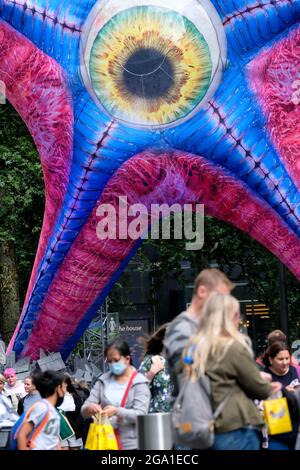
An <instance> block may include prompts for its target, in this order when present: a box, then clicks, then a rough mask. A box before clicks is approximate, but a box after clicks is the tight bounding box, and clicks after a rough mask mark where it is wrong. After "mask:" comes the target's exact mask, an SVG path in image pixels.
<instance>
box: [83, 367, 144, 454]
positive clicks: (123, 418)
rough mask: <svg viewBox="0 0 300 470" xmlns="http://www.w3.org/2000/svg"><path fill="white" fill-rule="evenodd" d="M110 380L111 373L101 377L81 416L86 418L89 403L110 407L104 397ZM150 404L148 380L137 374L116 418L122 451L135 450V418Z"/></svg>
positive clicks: (142, 413) (84, 405)
mask: <svg viewBox="0 0 300 470" xmlns="http://www.w3.org/2000/svg"><path fill="white" fill-rule="evenodd" d="M111 378H112V373H111V372H106V373H105V374H103V375H101V376H100V377H99V379H98V380H97V382H96V383H95V385H94V387H93V388H92V390H91V393H90V396H89V397H88V399H87V400H86V401H85V402H84V404H83V406H82V408H81V414H82V416H83V417H84V418H87V417H88V415H87V414H86V411H85V410H86V407H87V405H89V404H91V403H96V404H99V405H101V406H102V407H105V406H107V405H111V403H110V401H109V400H108V398H107V397H106V395H105V392H106V389H107V387H108V384H109V382H110V380H111ZM149 403H150V390H149V385H148V380H147V379H146V377H145V376H144V375H143V374H140V373H138V374H137V375H136V376H135V378H134V379H133V382H132V385H131V387H130V390H129V392H128V396H127V401H126V404H125V407H124V408H121V407H119V410H118V418H119V419H120V423H119V433H120V440H121V443H122V448H123V449H124V450H130V449H137V429H136V421H137V416H139V415H144V414H147V413H148V408H149Z"/></svg>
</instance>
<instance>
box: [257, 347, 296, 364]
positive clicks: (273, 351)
mask: <svg viewBox="0 0 300 470" xmlns="http://www.w3.org/2000/svg"><path fill="white" fill-rule="evenodd" d="M281 351H288V352H289V355H291V351H290V348H289V347H288V345H287V344H286V343H284V342H283V341H275V342H274V343H272V344H271V345H270V346H269V347H268V349H267V350H266V353H265V355H264V357H263V363H264V364H265V366H267V367H270V365H271V363H270V358H271V359H274V357H276V356H277V354H278V353H280V352H281Z"/></svg>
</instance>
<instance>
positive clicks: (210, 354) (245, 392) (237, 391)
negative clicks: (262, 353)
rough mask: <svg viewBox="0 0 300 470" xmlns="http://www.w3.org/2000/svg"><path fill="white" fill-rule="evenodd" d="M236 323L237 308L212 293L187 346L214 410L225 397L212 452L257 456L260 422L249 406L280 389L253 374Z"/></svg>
mask: <svg viewBox="0 0 300 470" xmlns="http://www.w3.org/2000/svg"><path fill="white" fill-rule="evenodd" d="M240 321H241V316H240V306H239V302H238V301H237V300H236V299H235V298H234V297H232V296H231V295H226V294H218V293H212V294H211V295H210V297H209V299H208V301H207V303H206V305H205V307H204V310H203V314H202V317H201V320H200V323H199V327H198V330H197V333H196V334H195V336H194V337H193V338H192V339H191V342H190V344H189V348H192V351H193V364H192V368H193V369H194V372H195V373H196V374H197V375H198V376H201V375H202V374H207V375H208V377H209V378H210V382H211V391H212V399H213V409H214V410H215V409H216V408H217V406H218V405H219V404H220V403H221V402H222V401H223V400H224V399H225V398H226V397H228V399H227V402H226V405H225V407H224V409H223V411H222V412H221V414H220V415H219V416H218V418H217V419H216V422H215V442H214V445H213V446H212V447H211V449H212V450H258V449H259V447H260V430H261V427H262V426H263V424H264V421H263V418H262V416H261V414H260V412H259V411H258V409H257V407H256V405H255V404H254V401H253V400H255V399H258V400H265V399H266V398H268V396H269V395H271V394H272V393H275V392H277V391H279V390H280V389H281V384H279V383H277V382H272V383H271V382H269V381H267V380H265V378H263V377H262V375H261V373H260V372H259V371H258V370H257V367H256V365H255V361H254V355H253V350H252V347H251V341H250V339H249V338H248V337H247V336H246V335H244V334H242V333H240V332H239V326H240ZM264 377H266V375H265V376H264ZM195 406H197V404H196V403H195Z"/></svg>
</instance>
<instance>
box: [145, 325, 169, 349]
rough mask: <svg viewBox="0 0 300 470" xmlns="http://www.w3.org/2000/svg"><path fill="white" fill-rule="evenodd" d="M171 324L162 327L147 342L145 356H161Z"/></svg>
mask: <svg viewBox="0 0 300 470" xmlns="http://www.w3.org/2000/svg"><path fill="white" fill-rule="evenodd" d="M168 325H169V323H165V324H164V325H162V326H160V327H159V328H158V329H157V330H156V331H154V333H153V334H152V335H151V336H150V338H149V339H148V340H147V341H146V348H145V349H146V353H145V354H160V353H161V352H162V350H163V348H164V344H163V340H164V338H165V334H166V329H167V327H168Z"/></svg>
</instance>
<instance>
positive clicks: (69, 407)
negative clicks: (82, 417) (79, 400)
mask: <svg viewBox="0 0 300 470" xmlns="http://www.w3.org/2000/svg"><path fill="white" fill-rule="evenodd" d="M57 408H58V409H60V410H62V411H75V409H76V406H75V401H74V398H73V395H71V393H69V392H66V393H65V396H64V401H63V402H62V404H61V405H60V406H58V407H57Z"/></svg>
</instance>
